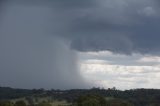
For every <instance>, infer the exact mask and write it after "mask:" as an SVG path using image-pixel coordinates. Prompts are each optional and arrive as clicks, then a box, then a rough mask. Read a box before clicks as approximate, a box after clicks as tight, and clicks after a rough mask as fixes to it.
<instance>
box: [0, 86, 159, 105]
mask: <svg viewBox="0 0 160 106" xmlns="http://www.w3.org/2000/svg"><path fill="white" fill-rule="evenodd" d="M0 106H160V90H158V89H133V90H126V91H120V90H116V89H115V88H112V89H100V88H92V89H74V90H44V89H33V90H26V89H13V88H6V87H0Z"/></svg>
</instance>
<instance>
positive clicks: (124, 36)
mask: <svg viewBox="0 0 160 106" xmlns="http://www.w3.org/2000/svg"><path fill="white" fill-rule="evenodd" d="M52 3H53V4H56V5H57V4H58V5H57V6H53V10H54V11H56V12H57V14H56V16H54V18H55V21H56V22H55V21H53V24H56V25H57V23H58V25H57V26H56V28H55V26H54V28H53V29H52V30H53V32H54V33H56V34H58V35H60V36H62V37H65V38H67V39H69V40H70V41H71V47H72V48H73V49H76V50H79V51H101V50H111V51H113V52H115V53H125V54H131V53H134V52H139V53H151V54H152V53H154V54H156V53H159V50H160V48H159V39H160V37H159V34H160V31H159V29H158V28H159V25H160V24H159V23H160V22H159V18H160V16H159V15H160V14H159V11H160V8H159V4H158V1H157V0H148V1H146V0H140V1H138V0H135V1H132V0H100V1H98V0H87V1H74V2H73V1H72V0H69V1H67V3H66V2H64V1H53V2H52ZM57 7H58V8H57ZM55 29H56V30H55Z"/></svg>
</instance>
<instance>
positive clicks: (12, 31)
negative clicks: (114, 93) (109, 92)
mask: <svg viewBox="0 0 160 106" xmlns="http://www.w3.org/2000/svg"><path fill="white" fill-rule="evenodd" d="M159 5H160V2H159V0H134V1H133V0H61V1H60V0H14V1H13V0H1V1H0V16H1V17H0V86H10V87H15V88H29V89H32V88H45V89H51V88H54V89H74V88H91V87H103V88H112V87H116V88H118V89H122V90H124V89H134V88H157V89H159V88H160V82H159V80H160V77H159V76H160V42H159V40H160V35H159V34H160V30H159V27H160V14H159V13H160V7H159Z"/></svg>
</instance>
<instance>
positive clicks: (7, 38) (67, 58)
mask: <svg viewBox="0 0 160 106" xmlns="http://www.w3.org/2000/svg"><path fill="white" fill-rule="evenodd" d="M4 9H5V12H3V13H2V14H3V19H2V20H1V25H0V51H1V52H0V86H11V87H18V88H60V89H69V88H86V87H88V85H87V86H86V82H84V80H83V78H82V77H81V75H80V72H79V70H78V63H77V56H76V53H75V52H74V51H72V50H70V49H69V45H68V41H66V40H65V39H64V40H63V39H61V38H59V36H57V35H56V34H54V33H52V34H51V33H50V31H49V29H50V27H51V25H50V18H51V14H52V12H53V11H52V8H50V7H48V6H46V5H45V6H41V5H40V6H39V5H30V4H27V5H24V2H22V3H20V2H9V1H8V2H5V6H4Z"/></svg>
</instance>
